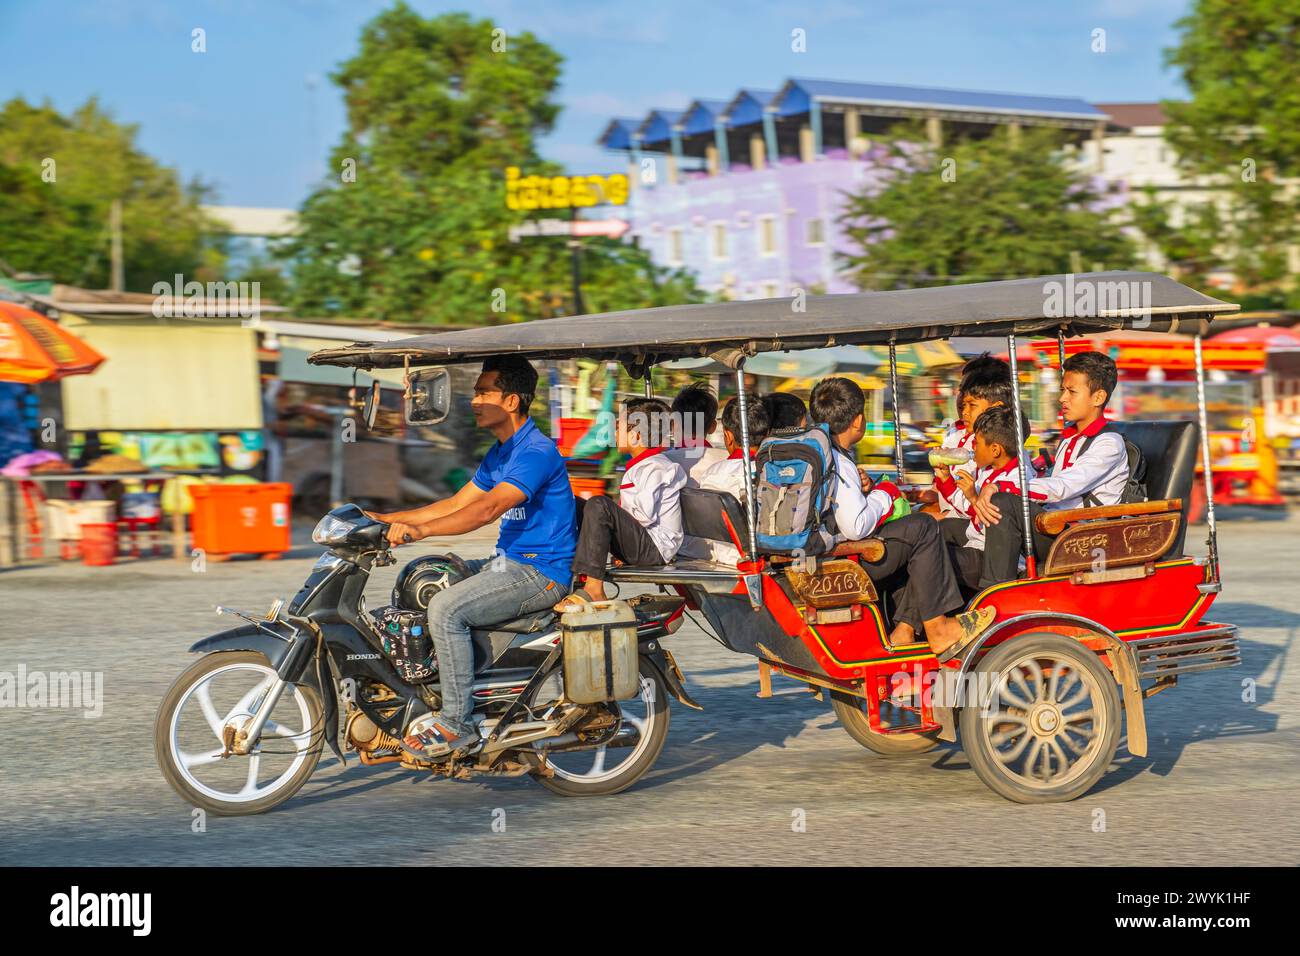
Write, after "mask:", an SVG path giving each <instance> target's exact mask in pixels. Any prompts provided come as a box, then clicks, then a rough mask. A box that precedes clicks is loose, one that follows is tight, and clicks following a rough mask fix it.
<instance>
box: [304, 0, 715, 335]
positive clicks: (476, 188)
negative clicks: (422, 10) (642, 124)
mask: <svg viewBox="0 0 1300 956" xmlns="http://www.w3.org/2000/svg"><path fill="white" fill-rule="evenodd" d="M502 43H504V45H505V46H504V49H501V44H502ZM560 63H561V58H560V56H559V54H557V53H555V51H553V50H551V49H550V48H549V47H548V46H546V44H544V43H542V42H541V41H540V40H538V39H537V38H536V37H534V36H533V35H532V34H530V33H520V34H512V35H508V36H503V35H502V34H500V33H499V32H497V28H496V26H495V25H494V24H493V23H492V21H490V20H476V19H473V18H471V17H470V16H468V15H467V14H461V13H456V14H448V15H445V16H437V17H431V18H428V19H425V18H423V17H421V16H420V15H419V14H418V13H415V12H414V11H412V10H411V9H410V8H409V7H407V6H406V5H405V4H402V3H399V4H397V5H396V6H394V7H393V8H391V9H389V10H386V11H385V12H383V13H381V14H379V15H378V16H376V17H375V18H374V19H373V20H371V21H370V22H369V23H368V24H367V25H366V26H365V28H364V29H363V31H362V35H361V44H360V49H359V51H358V52H357V54H356V56H354V57H353V58H352V59H350V60H348V61H347V62H346V63H344V64H343V65H342V66H341V67H340V69H339V70H338V72H337V73H336V74H334V77H333V79H334V80H335V82H336V83H338V84H339V86H340V87H341V88H342V90H343V95H344V99H345V102H346V105H347V116H348V128H347V130H346V132H345V134H344V136H343V140H342V142H341V143H340V144H339V146H338V147H337V148H336V149H335V150H334V152H333V155H332V164H333V165H332V168H333V169H334V170H336V171H337V172H338V173H339V174H340V175H339V179H338V181H337V182H335V183H329V184H323V185H322V186H321V187H320V188H319V189H317V190H316V192H314V193H313V194H312V195H311V196H310V197H309V198H308V200H307V201H306V203H305V204H304V206H303V209H302V211H301V216H300V233H299V235H298V237H297V238H296V240H295V241H294V242H293V243H292V244H290V246H289V247H288V249H287V253H288V255H290V256H291V257H292V259H293V260H294V262H295V265H294V272H293V281H294V300H293V304H294V305H295V306H296V308H297V310H298V311H300V312H302V313H304V314H310V313H320V312H337V313H342V314H350V315H360V316H366V317H371V318H377V319H386V320H389V321H404V322H430V323H439V324H451V325H473V324H495V323H503V322H518V321H523V320H526V319H535V318H547V317H551V316H555V315H563V314H568V313H570V312H572V311H573V302H572V295H571V288H572V283H571V279H570V262H571V259H570V253H569V249H568V248H567V246H566V244H565V242H564V241H563V240H562V239H554V238H530V239H522V240H520V241H519V242H515V243H512V242H510V241H509V230H510V227H511V226H513V225H516V224H518V223H520V222H522V221H523V220H524V219H525V218H526V215H525V214H524V213H522V212H519V211H512V210H510V209H508V208H507V207H506V204H505V181H504V170H505V168H506V167H507V166H512V165H513V166H518V167H520V168H521V169H523V170H525V172H527V173H539V174H547V175H553V174H558V173H560V172H561V170H560V169H559V168H558V167H557V166H555V165H554V164H551V163H545V162H543V161H541V160H540V159H539V158H538V155H537V151H536V148H535V145H534V139H535V137H536V136H538V135H541V134H544V133H546V132H548V131H549V130H550V129H551V127H552V126H553V124H554V122H555V118H556V116H557V115H558V112H559V107H558V106H557V105H555V104H554V103H553V102H552V97H553V96H554V95H555V92H556V89H557V87H558V84H559V77H560ZM351 169H355V181H348V179H349V178H350V175H348V176H345V175H344V173H348V172H350V170H351ZM543 214H545V213H543ZM557 215H563V213H562V212H561V213H557ZM582 272H583V297H584V299H585V304H586V307H587V310H588V311H597V310H602V311H603V310H607V309H624V308H637V307H641V306H646V305H653V304H659V303H663V302H681V301H693V300H697V299H699V298H700V293H699V292H698V290H697V289H696V288H695V285H694V282H693V281H692V280H691V279H690V278H689V277H688V276H686V275H685V274H684V273H680V272H670V271H668V270H663V269H659V268H657V267H655V266H654V265H653V264H652V263H651V261H650V258H649V256H648V255H646V254H645V253H644V252H642V251H640V250H638V249H635V248H633V247H630V246H628V245H625V244H622V243H614V242H607V241H602V240H584V241H583V247H582Z"/></svg>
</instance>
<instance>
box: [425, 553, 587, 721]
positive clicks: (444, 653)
mask: <svg viewBox="0 0 1300 956" xmlns="http://www.w3.org/2000/svg"><path fill="white" fill-rule="evenodd" d="M465 564H466V565H468V567H469V570H470V577H468V578H466V579H465V580H464V581H460V582H458V583H456V584H453V585H452V586H451V587H449V588H447V590H445V591H439V592H438V593H437V594H435V595H434V596H433V598H432V599H431V600H430V601H429V609H428V616H429V634H430V636H431V637H432V638H433V646H434V650H435V652H436V653H437V655H438V682H439V684H440V685H441V689H442V717H443V719H444V720H446V721H448V722H450V723H452V724H458V725H460V726H459V727H458V729H461V730H469V729H470V728H469V716H470V712H471V711H472V710H473V709H474V701H473V698H472V697H471V690H472V686H473V683H474V642H473V639H472V638H471V637H470V629H471V628H474V627H487V626H489V625H491V624H501V623H503V622H505V621H512V620H514V619H515V618H517V617H524V616H525V615H528V614H535V613H537V612H538V611H541V610H544V609H546V608H548V607H550V606H551V605H553V604H555V603H557V602H558V601H559V600H560V599H561V598H562V597H564V596H565V595H566V594H568V593H569V589H568V588H567V587H565V586H562V585H560V584H557V583H556V582H555V581H552V580H551V579H550V578H548V577H547V576H546V575H545V574H543V573H542V572H541V571H538V570H537V569H536V568H535V567H533V566H532V565H531V564H524V563H523V562H522V561H516V560H514V559H513V558H508V557H505V556H504V555H497V556H496V557H492V558H479V559H478V560H475V561H466V562H465Z"/></svg>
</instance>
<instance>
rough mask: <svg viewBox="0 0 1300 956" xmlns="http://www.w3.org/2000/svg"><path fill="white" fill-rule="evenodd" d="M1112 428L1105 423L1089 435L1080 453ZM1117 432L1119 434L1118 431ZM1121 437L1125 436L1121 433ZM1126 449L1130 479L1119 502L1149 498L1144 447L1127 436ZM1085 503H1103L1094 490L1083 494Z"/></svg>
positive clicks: (1094, 506) (1090, 504) (1091, 504)
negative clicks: (1098, 436) (1140, 446)
mask: <svg viewBox="0 0 1300 956" xmlns="http://www.w3.org/2000/svg"><path fill="white" fill-rule="evenodd" d="M1109 430H1111V428H1110V425H1104V426H1102V428H1100V429H1099V430H1098V431H1097V433H1096V434H1094V435H1089V436H1088V437H1087V438H1085V439H1084V440H1083V444H1082V445H1081V446H1080V447H1079V455H1080V456H1082V455H1083V453H1084V452H1086V451H1087V450H1088V446H1089V445H1091V444H1092V440H1093V439H1094V438H1096V437H1097V435H1100V434H1101V433H1102V432H1104V431H1109ZM1116 434H1119V433H1118V432H1116ZM1120 438H1124V436H1123V435H1120ZM1124 451H1125V452H1127V453H1128V481H1126V482H1124V490H1123V491H1121V492H1120V493H1119V503H1120V504H1122V505H1127V504H1132V503H1133V502H1135V501H1146V500H1147V485H1146V481H1147V460H1146V457H1145V456H1144V455H1143V454H1142V449H1141V448H1139V447H1138V446H1137V445H1135V444H1133V443H1132V442H1131V441H1129V440H1128V439H1127V438H1124ZM1083 503H1084V504H1085V505H1087V506H1088V507H1089V508H1096V507H1099V506H1100V505H1101V502H1100V501H1099V500H1098V499H1097V496H1096V495H1094V494H1093V493H1092V492H1088V494H1086V495H1084V496H1083Z"/></svg>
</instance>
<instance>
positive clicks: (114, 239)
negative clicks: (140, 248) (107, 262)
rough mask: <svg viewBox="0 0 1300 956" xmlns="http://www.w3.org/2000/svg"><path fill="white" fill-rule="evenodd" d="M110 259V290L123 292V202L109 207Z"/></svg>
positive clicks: (114, 203)
mask: <svg viewBox="0 0 1300 956" xmlns="http://www.w3.org/2000/svg"><path fill="white" fill-rule="evenodd" d="M108 232H109V258H110V259H111V262H112V273H113V274H112V278H111V280H110V288H112V290H113V291H114V292H121V291H122V290H123V289H124V288H125V286H126V282H125V280H124V277H123V271H122V200H120V199H114V200H113V203H112V205H111V206H109V207H108Z"/></svg>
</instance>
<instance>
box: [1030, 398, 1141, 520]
mask: <svg viewBox="0 0 1300 956" xmlns="http://www.w3.org/2000/svg"><path fill="white" fill-rule="evenodd" d="M1106 424H1107V423H1106V421H1105V420H1104V419H1101V418H1099V419H1097V420H1096V421H1095V422H1093V423H1092V424H1091V425H1089V426H1088V427H1087V428H1085V429H1084V430H1083V431H1076V430H1075V429H1074V427H1073V426H1071V427H1069V428H1067V429H1066V430H1065V431H1064V432H1062V433H1061V444H1060V447H1059V448H1057V450H1056V461H1054V462H1052V472H1051V474H1049V475H1046V476H1045V477H1042V478H1031V479H1029V497H1030V498H1032V499H1033V500H1035V501H1042V502H1043V507H1044V508H1046V509H1049V510H1054V511H1055V510H1065V509H1068V508H1083V507H1086V506H1087V505H1086V504H1085V502H1084V500H1083V496H1084V495H1086V494H1089V493H1091V494H1093V495H1095V496H1096V498H1097V500H1098V501H1099V502H1101V504H1103V505H1114V504H1119V499H1120V496H1121V495H1122V494H1123V492H1124V485H1125V484H1127V483H1128V450H1127V449H1126V448H1125V447H1124V439H1123V438H1122V437H1121V436H1120V435H1119V433H1118V432H1103V431H1102V429H1103V428H1105V427H1106ZM1099 432H1100V434H1098V433H1099ZM1090 435H1096V436H1097V437H1095V438H1093V440H1092V443H1091V444H1090V445H1089V446H1088V450H1087V451H1086V452H1084V451H1083V450H1082V449H1083V443H1084V441H1086V440H1087V438H1088V436H1090ZM1040 496H1041V497H1040Z"/></svg>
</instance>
